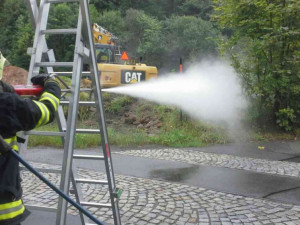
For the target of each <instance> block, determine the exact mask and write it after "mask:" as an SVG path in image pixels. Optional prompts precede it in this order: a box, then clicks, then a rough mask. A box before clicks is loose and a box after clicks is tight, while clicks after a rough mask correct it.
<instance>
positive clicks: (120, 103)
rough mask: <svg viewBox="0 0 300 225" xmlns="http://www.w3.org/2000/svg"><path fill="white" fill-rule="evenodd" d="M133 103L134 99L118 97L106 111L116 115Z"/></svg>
mask: <svg viewBox="0 0 300 225" xmlns="http://www.w3.org/2000/svg"><path fill="white" fill-rule="evenodd" d="M131 101H132V98H130V97H128V96H117V97H116V98H114V99H113V100H112V101H110V102H109V104H108V105H107V107H106V111H107V112H111V113H116V112H118V111H119V110H120V109H121V108H122V107H124V106H125V105H126V104H128V103H130V102H131Z"/></svg>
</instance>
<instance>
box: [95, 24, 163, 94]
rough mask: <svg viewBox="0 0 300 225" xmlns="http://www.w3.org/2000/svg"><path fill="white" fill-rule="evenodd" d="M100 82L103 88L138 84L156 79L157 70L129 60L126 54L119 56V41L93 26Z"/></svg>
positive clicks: (107, 32)
mask: <svg viewBox="0 0 300 225" xmlns="http://www.w3.org/2000/svg"><path fill="white" fill-rule="evenodd" d="M93 36H94V43H95V49H96V56H97V63H98V69H99V71H100V72H101V74H100V82H101V86H102V87H103V88H110V87H116V86H120V85H127V84H132V83H139V82H142V81H147V80H149V79H152V78H155V77H157V74H158V72H157V68H156V67H155V66H147V65H146V64H142V63H140V62H139V63H137V62H135V60H130V58H129V56H128V54H127V52H123V53H122V54H121V50H120V49H121V47H120V41H119V39H118V38H117V37H116V36H114V35H113V34H112V33H110V32H109V31H107V30H106V29H104V28H103V27H101V26H99V25H98V24H96V23H94V24H93Z"/></svg>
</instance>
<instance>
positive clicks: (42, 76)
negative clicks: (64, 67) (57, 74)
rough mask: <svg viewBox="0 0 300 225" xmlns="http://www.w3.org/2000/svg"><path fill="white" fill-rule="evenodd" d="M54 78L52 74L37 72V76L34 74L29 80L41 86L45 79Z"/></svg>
mask: <svg viewBox="0 0 300 225" xmlns="http://www.w3.org/2000/svg"><path fill="white" fill-rule="evenodd" d="M50 79H51V80H55V78H54V76H53V75H49V74H45V73H43V74H39V75H37V76H34V77H32V78H31V82H32V84H34V85H41V86H44V85H45V83H46V81H49V80H50Z"/></svg>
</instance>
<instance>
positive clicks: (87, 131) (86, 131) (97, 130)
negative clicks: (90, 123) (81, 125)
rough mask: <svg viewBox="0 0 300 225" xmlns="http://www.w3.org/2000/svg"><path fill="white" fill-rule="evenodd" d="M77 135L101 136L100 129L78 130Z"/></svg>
mask: <svg viewBox="0 0 300 225" xmlns="http://www.w3.org/2000/svg"><path fill="white" fill-rule="evenodd" d="M76 133H82V134H99V133H100V130H99V129H76Z"/></svg>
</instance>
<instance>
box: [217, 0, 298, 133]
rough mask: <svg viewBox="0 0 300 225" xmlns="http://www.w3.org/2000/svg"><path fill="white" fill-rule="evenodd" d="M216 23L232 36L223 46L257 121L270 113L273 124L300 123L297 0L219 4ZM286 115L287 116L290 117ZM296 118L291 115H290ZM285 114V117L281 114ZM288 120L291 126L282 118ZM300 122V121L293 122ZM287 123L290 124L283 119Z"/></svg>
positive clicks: (223, 42)
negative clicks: (253, 109) (252, 107)
mask: <svg viewBox="0 0 300 225" xmlns="http://www.w3.org/2000/svg"><path fill="white" fill-rule="evenodd" d="M214 2H215V11H216V14H215V17H214V18H215V19H216V20H217V21H218V22H219V24H220V26H221V27H222V28H227V29H228V28H229V29H232V31H233V34H232V35H231V36H229V37H228V38H224V39H223V40H222V41H221V42H220V47H221V49H222V51H223V53H225V52H226V53H227V54H229V55H230V56H231V58H232V60H233V65H234V66H235V68H236V69H237V70H238V72H239V74H240V75H241V77H242V80H243V82H244V87H245V90H246V92H247V93H248V95H249V98H250V101H256V102H258V104H257V106H258V111H259V113H258V115H259V117H260V118H258V122H261V121H262V119H261V118H262V117H266V114H265V112H267V114H268V113H269V112H271V114H272V117H271V118H272V120H273V123H276V121H278V120H279V121H280V122H279V123H278V124H279V125H280V126H281V127H284V128H285V129H287V130H289V129H290V126H292V125H294V126H295V125H297V124H298V125H299V122H300V121H299V115H300V108H299V107H300V106H299V98H300V82H299V81H300V74H299V35H300V30H299V23H298V22H297V21H299V15H300V13H299V12H300V5H299V4H298V2H297V1H295V0H291V1H285V0H283V1H279V0H274V1H265V0H254V1H248V0H241V1H235V0H226V1H222V0H215V1H214ZM287 112H288V113H287ZM291 114H292V115H291ZM283 115H285V116H283ZM282 116H283V117H286V116H287V117H288V118H287V119H288V121H289V122H288V123H287V122H284V123H283V121H282V118H279V117H282ZM295 116H296V117H297V118H298V121H296V120H295V119H292V118H294V117H295ZM285 121H287V120H285Z"/></svg>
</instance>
